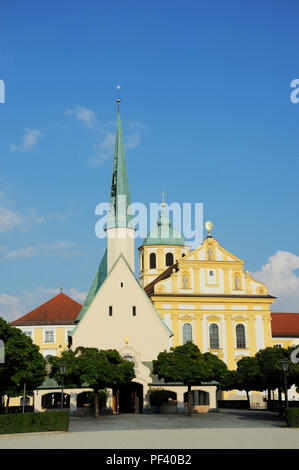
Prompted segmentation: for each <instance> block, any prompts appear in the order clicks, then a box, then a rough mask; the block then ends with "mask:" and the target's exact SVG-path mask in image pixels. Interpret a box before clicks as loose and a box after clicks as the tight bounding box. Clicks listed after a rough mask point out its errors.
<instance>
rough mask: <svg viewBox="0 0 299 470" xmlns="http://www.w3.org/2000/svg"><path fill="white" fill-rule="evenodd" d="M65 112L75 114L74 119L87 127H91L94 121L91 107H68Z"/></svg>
mask: <svg viewBox="0 0 299 470" xmlns="http://www.w3.org/2000/svg"><path fill="white" fill-rule="evenodd" d="M66 114H69V115H72V116H75V118H76V119H78V120H79V121H81V122H83V123H84V124H85V125H86V126H87V127H91V128H93V127H94V126H95V123H96V120H97V118H96V115H95V113H94V111H92V109H88V108H84V106H77V107H76V108H75V109H68V110H67V111H66Z"/></svg>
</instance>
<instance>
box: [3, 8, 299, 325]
mask: <svg viewBox="0 0 299 470" xmlns="http://www.w3.org/2000/svg"><path fill="white" fill-rule="evenodd" d="M298 13H299V7H298V3H297V2H296V1H295V0H293V1H284V2H276V1H267V0H264V1H261V2H260V1H243V2H239V1H232V0H228V1H226V2H223V1H220V0H218V1H201V2H199V1H195V0H192V1H190V0H184V1H177V0H172V1H170V0H164V1H163V2H161V1H157V0H151V1H150V2H149V1H141V0H139V1H137V0H127V1H125V2H124V1H120V0H118V1H114V0H111V1H95V0H94V1H93V0H86V1H85V2H81V1H71V0H68V1H66V0H62V1H61V0H60V1H56V0H55V1H47V0H45V1H43V2H39V1H34V0H32V1H14V2H9V1H8V0H7V1H6V2H2V4H1V29H0V79H2V80H3V81H4V82H5V86H6V96H5V97H6V102H5V103H4V104H0V129H1V132H0V162H1V166H0V275H1V285H0V308H1V312H2V315H3V316H5V317H6V318H14V317H15V316H16V315H20V314H23V313H26V312H27V311H28V310H30V309H31V308H34V307H35V306H37V305H38V304H39V303H40V302H42V301H45V300H47V299H48V298H50V297H51V296H53V295H54V294H55V293H56V292H57V289H59V288H60V287H63V289H64V291H65V292H66V293H68V294H70V295H72V296H73V297H74V298H76V299H77V300H80V301H83V300H84V295H85V293H86V291H87V290H88V288H89V286H90V283H91V281H92V279H93V276H94V274H95V271H96V269H97V266H98V264H99V261H100V258H101V256H102V254H103V250H104V245H105V243H104V242H103V241H102V240H99V239H97V238H96V236H95V232H94V226H95V223H96V221H97V217H96V216H95V214H94V211H95V207H96V205H97V204H98V203H99V202H102V201H106V200H107V198H108V195H109V190H110V183H111V174H112V148H113V136H114V132H115V125H116V103H115V99H116V85H118V84H119V85H120V86H121V99H122V103H121V115H122V123H123V132H124V136H125V141H126V158H127V168H128V175H129V183H130V190H131V198H132V200H133V201H138V202H144V203H145V204H149V203H150V202H159V201H160V198H161V196H160V194H161V192H162V191H165V192H166V199H167V202H169V203H171V202H174V201H178V202H181V203H183V202H203V204H204V219H205V220H207V219H209V220H212V221H213V224H214V229H213V234H214V236H215V238H216V239H217V240H218V241H219V242H220V244H221V245H222V246H224V247H225V248H226V249H228V250H229V251H232V252H233V253H234V254H236V255H237V256H239V257H240V258H242V259H244V260H245V261H246V269H248V270H249V271H250V272H253V273H256V276H257V277H258V278H259V279H260V280H262V281H264V282H266V283H267V285H268V286H269V288H270V291H271V292H270V293H271V294H272V295H277V296H279V301H276V304H274V306H275V305H277V308H274V310H275V309H276V310H289V311H299V295H298V291H299V276H298V268H299V257H298V255H299V253H298V239H299V224H298V173H299V163H298V161H299V159H298V153H299V150H298V126H299V103H298V104H293V103H292V102H291V100H290V93H291V91H292V90H291V88H290V83H291V81H292V80H294V79H296V78H299V62H298V47H297V45H298V34H299V33H298ZM139 241H140V240H138V242H137V243H136V246H138V244H139ZM279 302H280V303H279ZM297 305H298V307H297Z"/></svg>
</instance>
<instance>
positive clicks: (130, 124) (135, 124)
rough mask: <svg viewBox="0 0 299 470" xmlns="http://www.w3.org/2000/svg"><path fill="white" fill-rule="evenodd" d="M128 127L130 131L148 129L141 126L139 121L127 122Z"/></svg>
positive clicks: (143, 125) (141, 123)
mask: <svg viewBox="0 0 299 470" xmlns="http://www.w3.org/2000/svg"><path fill="white" fill-rule="evenodd" d="M128 127H129V128H130V129H142V130H144V131H146V130H147V129H148V127H147V126H146V125H145V124H143V122H140V121H129V122H128Z"/></svg>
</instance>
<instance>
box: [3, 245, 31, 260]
mask: <svg viewBox="0 0 299 470" xmlns="http://www.w3.org/2000/svg"><path fill="white" fill-rule="evenodd" d="M35 254H36V247H35V246H27V247H26V248H21V249H19V250H10V251H8V252H7V253H6V254H5V255H4V259H24V258H32V256H34V255H35Z"/></svg>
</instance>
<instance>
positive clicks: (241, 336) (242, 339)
mask: <svg viewBox="0 0 299 470" xmlns="http://www.w3.org/2000/svg"><path fill="white" fill-rule="evenodd" d="M236 338H237V348H239V349H246V336H245V326H244V325H242V324H239V325H237V326H236Z"/></svg>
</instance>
